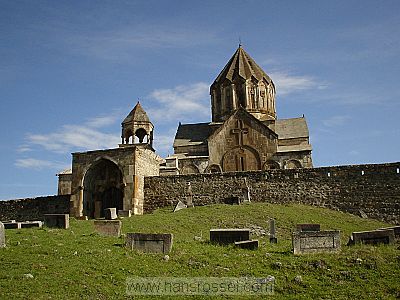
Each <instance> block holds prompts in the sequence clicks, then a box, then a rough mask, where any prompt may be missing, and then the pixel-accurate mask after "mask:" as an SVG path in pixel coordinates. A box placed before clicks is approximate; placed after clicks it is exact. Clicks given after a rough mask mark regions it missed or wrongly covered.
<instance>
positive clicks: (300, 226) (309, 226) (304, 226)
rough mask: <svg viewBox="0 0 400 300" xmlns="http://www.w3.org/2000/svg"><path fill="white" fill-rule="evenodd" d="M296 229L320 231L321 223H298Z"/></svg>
mask: <svg viewBox="0 0 400 300" xmlns="http://www.w3.org/2000/svg"><path fill="white" fill-rule="evenodd" d="M296 230H297V231H320V230H321V225H320V224H297V225H296Z"/></svg>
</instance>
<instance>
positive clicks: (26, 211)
mask: <svg viewBox="0 0 400 300" xmlns="http://www.w3.org/2000/svg"><path fill="white" fill-rule="evenodd" d="M69 198H70V195H58V196H46V197H37V198H26V199H17V200H7V201H0V220H3V221H5V220H16V221H29V220H44V215H45V214H69Z"/></svg>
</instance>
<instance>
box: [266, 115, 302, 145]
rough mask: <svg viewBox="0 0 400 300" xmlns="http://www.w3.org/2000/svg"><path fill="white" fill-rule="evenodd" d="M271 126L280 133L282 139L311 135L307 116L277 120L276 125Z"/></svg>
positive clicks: (279, 136) (279, 137)
mask: <svg viewBox="0 0 400 300" xmlns="http://www.w3.org/2000/svg"><path fill="white" fill-rule="evenodd" d="M270 128H271V129H272V130H274V131H275V132H276V133H277V134H278V139H280V140H283V139H294V138H300V137H308V136H309V133H308V127H307V121H306V119H305V118H292V119H282V120H276V121H275V125H272V126H270Z"/></svg>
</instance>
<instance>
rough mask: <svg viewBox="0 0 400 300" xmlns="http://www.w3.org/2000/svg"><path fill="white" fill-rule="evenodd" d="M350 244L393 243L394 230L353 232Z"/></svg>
mask: <svg viewBox="0 0 400 300" xmlns="http://www.w3.org/2000/svg"><path fill="white" fill-rule="evenodd" d="M351 236H352V238H351V242H350V244H357V243H363V244H372V245H376V244H391V243H393V242H394V230H393V229H382V230H372V231H360V232H353V233H352V234H351Z"/></svg>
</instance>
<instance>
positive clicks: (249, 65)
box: [213, 46, 272, 85]
mask: <svg viewBox="0 0 400 300" xmlns="http://www.w3.org/2000/svg"><path fill="white" fill-rule="evenodd" d="M235 76H239V77H242V78H243V79H251V78H252V77H254V78H256V79H257V80H258V81H260V80H262V79H265V80H266V81H267V82H268V83H270V82H271V81H272V80H271V78H270V77H269V76H268V75H267V74H266V73H265V72H264V71H263V69H261V67H260V66H259V65H257V63H256V62H255V61H254V60H253V59H252V58H251V57H250V55H249V54H248V53H247V52H246V51H244V49H243V48H242V47H241V46H239V48H238V49H237V50H236V52H235V54H233V56H232V58H231V59H230V60H229V62H228V63H227V64H226V66H225V67H224V69H223V70H222V71H221V73H220V74H219V75H218V76H217V78H216V79H215V81H214V83H213V85H214V84H216V83H218V82H223V81H224V80H226V79H228V80H229V81H232V80H233V79H234V78H235Z"/></svg>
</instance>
